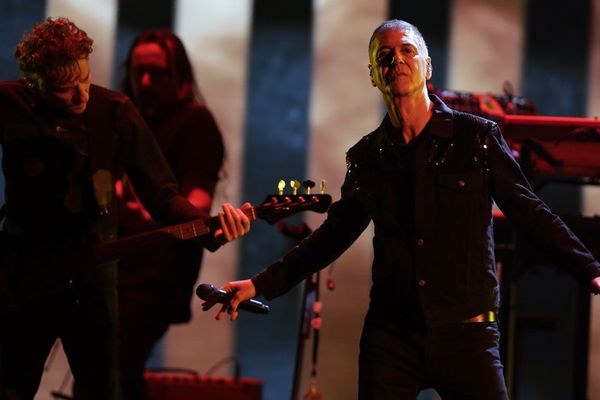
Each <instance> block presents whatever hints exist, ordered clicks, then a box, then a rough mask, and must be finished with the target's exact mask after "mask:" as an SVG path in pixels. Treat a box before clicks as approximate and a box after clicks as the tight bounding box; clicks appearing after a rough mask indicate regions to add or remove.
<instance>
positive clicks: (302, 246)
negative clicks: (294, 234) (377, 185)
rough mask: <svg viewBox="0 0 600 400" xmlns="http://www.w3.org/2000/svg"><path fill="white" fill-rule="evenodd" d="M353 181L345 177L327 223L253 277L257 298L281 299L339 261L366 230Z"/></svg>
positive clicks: (363, 210)
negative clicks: (311, 275) (335, 261)
mask: <svg viewBox="0 0 600 400" xmlns="http://www.w3.org/2000/svg"><path fill="white" fill-rule="evenodd" d="M353 182H354V177H353V176H352V173H351V172H347V173H346V178H345V180H344V184H343V185H342V197H341V199H340V200H338V201H337V202H335V203H334V204H332V206H331V208H330V209H329V212H328V213H327V219H326V220H325V222H323V224H322V225H321V226H320V227H319V228H317V229H316V230H315V231H314V232H313V233H312V234H311V235H310V236H309V237H307V238H306V239H304V240H303V241H301V242H300V243H299V244H298V245H297V246H296V247H294V248H293V249H292V250H291V251H290V252H289V253H288V254H287V255H286V256H284V257H283V258H282V259H280V260H279V261H277V262H276V263H274V264H273V265H271V266H270V267H268V268H267V269H265V270H263V271H262V272H260V273H258V274H257V275H255V276H254V277H252V282H253V283H254V286H255V288H256V292H257V295H261V296H264V297H265V298H267V299H269V300H270V299H272V298H274V297H277V296H280V295H282V294H284V293H285V292H287V291H288V290H290V289H291V288H292V287H294V286H295V285H296V284H298V283H299V282H301V281H302V280H303V279H305V278H307V277H308V276H309V275H310V274H311V273H313V272H316V271H318V270H320V269H323V268H325V267H326V266H327V265H329V264H330V263H331V262H332V261H334V260H335V259H336V258H338V257H339V256H340V255H341V254H342V253H343V252H344V251H345V250H346V249H347V248H348V247H350V245H351V244H352V243H354V241H355V240H356V239H357V238H358V237H359V236H360V234H361V233H362V232H363V231H364V230H365V228H366V227H367V225H368V224H369V222H370V221H371V218H370V216H369V215H368V213H367V210H366V208H365V207H364V204H363V203H362V202H361V201H360V200H359V199H358V196H357V195H356V190H355V187H354V183H353Z"/></svg>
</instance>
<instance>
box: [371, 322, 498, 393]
mask: <svg viewBox="0 0 600 400" xmlns="http://www.w3.org/2000/svg"><path fill="white" fill-rule="evenodd" d="M499 336H500V335H499V333H498V327H497V324H496V323H468V324H456V325H450V326H444V327H440V328H433V329H427V331H426V332H425V333H406V332H404V331H403V330H402V329H398V328H397V327H394V326H393V325H391V324H386V323H385V322H367V323H366V324H365V326H364V328H363V334H362V338H361V349H360V362H359V399H360V400H415V399H416V397H417V396H418V394H419V392H420V391H421V390H424V389H427V388H434V389H435V390H437V392H438V393H439V394H440V396H441V397H442V399H443V400H507V399H508V394H507V390H506V385H505V382H504V377H503V367H502V363H501V362H500V356H499V351H498V342H499Z"/></svg>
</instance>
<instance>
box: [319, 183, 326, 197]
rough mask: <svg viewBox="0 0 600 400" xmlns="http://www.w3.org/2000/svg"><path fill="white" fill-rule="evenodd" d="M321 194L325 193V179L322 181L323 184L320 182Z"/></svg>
mask: <svg viewBox="0 0 600 400" xmlns="http://www.w3.org/2000/svg"><path fill="white" fill-rule="evenodd" d="M319 193H320V194H324V193H325V179H321V182H319Z"/></svg>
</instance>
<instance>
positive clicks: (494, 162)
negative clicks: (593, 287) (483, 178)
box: [488, 124, 600, 280]
mask: <svg viewBox="0 0 600 400" xmlns="http://www.w3.org/2000/svg"><path fill="white" fill-rule="evenodd" d="M488 145H489V146H490V148H489V160H490V169H491V189H492V196H493V197H494V199H495V200H496V202H497V204H498V206H499V207H500V209H501V210H502V212H503V213H504V214H505V215H506V217H507V218H508V219H509V220H510V221H511V223H512V224H513V225H514V226H515V227H516V228H517V230H518V231H519V232H521V233H523V234H525V235H526V236H527V237H529V238H531V239H532V240H533V241H534V242H535V243H537V244H539V245H540V246H541V247H542V248H544V249H545V250H546V251H548V252H549V253H550V254H554V255H555V256H556V257H558V261H559V263H560V265H561V266H563V267H565V268H566V269H568V270H569V271H570V272H571V273H572V274H573V275H574V276H576V277H579V278H581V279H587V280H592V279H593V278H595V277H597V276H600V263H598V261H596V260H595V259H594V257H593V256H592V255H591V253H590V252H589V250H588V249H586V247H585V246H584V245H583V243H581V241H580V240H579V239H578V238H577V237H576V236H575V234H574V233H573V232H572V231H571V230H570V229H569V228H568V227H567V225H566V224H565V223H564V222H563V221H562V220H561V219H560V218H559V217H558V216H557V215H555V214H554V213H553V212H552V211H551V210H550V208H549V207H548V206H547V205H546V204H545V203H544V202H543V201H542V200H541V199H540V198H539V197H538V196H537V195H536V194H535V193H534V192H533V191H532V189H531V187H530V186H529V183H528V182H527V179H526V178H525V176H524V175H523V173H522V172H521V169H520V167H519V165H518V163H517V162H516V160H515V159H514V158H513V156H512V153H511V150H510V148H509V147H508V145H507V143H506V141H505V140H504V138H503V137H502V135H501V133H500V130H499V128H498V126H497V125H495V124H494V125H493V126H492V132H491V136H490V140H489V143H488Z"/></svg>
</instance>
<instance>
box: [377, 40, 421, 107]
mask: <svg viewBox="0 0 600 400" xmlns="http://www.w3.org/2000/svg"><path fill="white" fill-rule="evenodd" d="M417 43H418V42H417V38H416V35H415V34H414V33H413V32H412V31H403V30H398V29H388V30H384V31H382V32H380V33H379V34H377V36H376V37H375V39H374V41H373V43H372V46H371V49H370V51H369V59H370V64H369V70H370V74H371V81H372V82H373V85H374V86H376V87H377V88H379V90H381V92H382V93H383V94H384V96H389V97H391V98H394V97H401V96H410V95H412V94H414V93H418V92H422V91H423V90H424V88H425V85H426V82H427V80H428V79H429V78H431V59H430V58H429V57H427V56H426V55H425V54H423V50H424V49H419V47H418V44H417Z"/></svg>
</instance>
